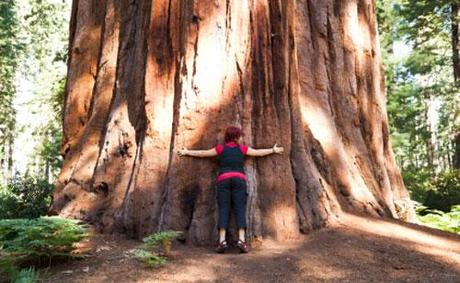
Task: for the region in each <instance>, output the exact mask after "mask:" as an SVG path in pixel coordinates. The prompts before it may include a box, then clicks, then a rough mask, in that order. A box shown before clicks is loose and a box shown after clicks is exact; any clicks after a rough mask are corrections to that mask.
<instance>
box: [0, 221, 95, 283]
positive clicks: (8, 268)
mask: <svg viewBox="0 0 460 283" xmlns="http://www.w3.org/2000/svg"><path fill="white" fill-rule="evenodd" d="M88 235H89V234H88V232H87V229H86V227H85V226H84V225H81V224H80V223H79V222H78V221H76V220H69V219H64V218H59V217H41V218H36V219H4V220H0V270H1V271H2V272H3V273H5V274H8V275H9V276H10V278H11V280H12V281H14V282H33V281H30V280H32V279H31V278H34V276H32V274H35V271H33V270H31V269H29V270H21V271H19V270H18V269H17V266H19V265H23V264H24V263H27V264H34V263H39V262H42V261H44V260H48V261H49V260H50V259H52V258H53V257H63V258H71V257H74V256H76V254H75V253H74V251H75V246H74V244H75V243H77V242H79V241H80V240H82V239H83V238H85V237H87V236H88ZM21 278H22V279H21ZM18 280H19V281H18ZM27 280H29V281H27Z"/></svg>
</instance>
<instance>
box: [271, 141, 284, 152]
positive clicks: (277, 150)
mask: <svg viewBox="0 0 460 283" xmlns="http://www.w3.org/2000/svg"><path fill="white" fill-rule="evenodd" d="M283 152H284V148H282V147H281V146H278V145H277V144H276V143H275V145H274V146H273V153H278V154H281V153H283Z"/></svg>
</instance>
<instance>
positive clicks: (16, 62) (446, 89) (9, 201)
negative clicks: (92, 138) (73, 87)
mask: <svg viewBox="0 0 460 283" xmlns="http://www.w3.org/2000/svg"><path fill="white" fill-rule="evenodd" d="M376 2H377V15H378V21H379V31H380V44H381V49H382V54H383V59H384V68H385V76H386V78H385V80H386V88H387V107H388V114H389V121H390V126H391V137H392V144H393V149H394V151H395V154H396V158H397V162H398V165H399V166H400V168H401V170H402V174H403V178H404V182H405V185H406V187H407V188H408V190H409V191H410V194H411V198H412V199H413V200H414V201H416V202H417V203H418V209H417V211H418V212H419V217H420V220H422V221H424V222H426V223H429V224H430V225H433V226H435V227H437V228H441V229H444V230H448V231H452V232H457V233H458V232H459V231H460V219H458V217H455V216H454V215H456V214H455V211H458V210H460V206H458V205H460V173H459V172H460V171H459V167H460V118H459V112H460V110H459V108H460V95H459V85H460V83H459V80H460V75H459V74H460V71H459V66H460V64H459V61H460V59H459V48H460V46H459V33H458V30H459V21H460V16H459V6H460V3H459V1H457V0H451V1H428V0H424V1H415V0H382V1H376ZM70 6H71V1H62V0H48V1H32V0H5V1H2V2H1V3H0V97H1V99H0V203H1V205H0V218H33V217H38V216H40V215H44V214H46V212H47V208H48V206H49V203H50V194H51V192H52V190H53V188H54V185H53V184H54V181H55V178H56V176H57V174H58V173H59V170H60V167H61V162H62V158H61V155H60V144H61V140H62V131H61V123H62V105H63V97H64V85H65V79H66V78H65V74H66V61H67V43H68V30H69V28H68V25H69V18H70ZM456 205H457V206H456ZM451 210H452V211H454V212H451V213H449V211H451ZM457 214H458V213H457Z"/></svg>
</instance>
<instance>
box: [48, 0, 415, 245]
mask: <svg viewBox="0 0 460 283" xmlns="http://www.w3.org/2000/svg"><path fill="white" fill-rule="evenodd" d="M96 2H97V5H96ZM102 3H104V4H102ZM374 6H375V4H374V2H373V1H371V0H359V1H338V0H335V1H333V0H327V1H311V0H310V1H309V0H298V1H293V0H284V1H268V0H265V1H262V0H261V1H257V0H238V1H236V0H226V1H223V0H219V1H179V0H177V1H166V0H158V1H151V0H136V1H124V0H123V1H114V0H107V1H83V0H79V1H74V8H73V9H74V13H73V14H74V15H75V16H74V17H73V19H72V23H71V29H72V31H73V32H72V33H71V34H72V36H71V38H70V46H71V50H70V62H69V76H68V83H67V99H66V105H65V113H66V114H65V115H66V116H65V117H64V129H65V131H64V136H65V143H64V145H63V152H65V160H64V166H63V169H62V172H61V175H60V177H59V180H58V183H57V188H56V191H55V193H54V201H53V205H52V207H51V212H53V213H59V214H61V215H63V216H68V217H76V218H81V219H85V220H87V221H89V222H92V223H94V224H96V225H97V226H98V227H100V228H101V229H102V230H103V231H114V230H116V231H121V232H124V233H127V234H129V235H130V236H133V237H141V236H143V235H145V234H147V233H150V232H154V231H158V230H165V229H175V230H183V231H186V237H187V239H188V240H189V241H191V242H193V243H197V244H207V243H212V240H213V239H214V237H215V235H216V219H217V211H216V202H215V190H214V185H215V177H216V174H217V166H216V163H215V162H214V161H213V160H211V159H208V160H206V159H194V158H188V157H187V158H181V157H179V156H178V155H177V154H176V152H177V150H178V149H180V148H183V147H187V148H191V149H197V148H200V149H201V148H211V147H213V146H215V145H216V143H218V142H222V131H223V129H224V128H225V127H226V126H227V125H237V126H241V127H242V128H243V130H244V132H245V137H244V139H245V140H244V141H245V143H247V144H249V145H251V146H252V147H254V148H261V147H271V146H272V145H273V144H274V143H275V142H277V143H278V144H281V145H282V146H283V147H284V148H285V154H283V155H281V156H269V157H264V158H258V159H254V158H249V159H248V160H247V162H246V174H247V176H248V187H249V201H248V212H247V217H248V223H249V227H248V232H249V236H250V238H251V239H254V238H261V237H272V238H275V239H290V238H296V237H297V236H298V235H299V233H301V232H303V233H306V232H308V231H310V230H312V229H318V228H321V227H324V226H326V225H328V223H330V222H331V221H334V219H337V217H340V215H341V214H342V213H344V212H353V213H367V214H373V215H380V216H386V217H396V218H397V217H398V214H397V213H396V208H395V204H396V205H397V208H399V210H400V209H401V207H404V206H405V204H406V206H407V204H408V199H409V196H408V193H407V191H406V189H405V187H404V184H403V183H402V179H401V175H400V172H399V169H398V168H397V166H396V163H395V160H394V156H393V152H392V149H391V145H390V141H389V133H388V121H387V114H386V108H385V90H384V83H383V75H382V70H381V62H380V51H379V45H378V35H377V28H376V17H375V11H374V8H375V7H374ZM90 15H91V16H90ZM82 43H85V44H84V45H82V46H84V52H82V51H81V50H82V48H83V47H79V49H78V50H80V51H78V52H80V53H78V54H79V55H75V54H76V52H77V49H76V48H77V47H78V46H79V44H82ZM79 56H80V57H79ZM94 66H97V70H96V72H93V71H92V70H93V68H94ZM86 106H87V107H86ZM407 212H408V215H407V218H408V219H409V220H411V219H412V220H413V217H414V214H413V210H412V209H411V208H410V207H409V209H408V210H407Z"/></svg>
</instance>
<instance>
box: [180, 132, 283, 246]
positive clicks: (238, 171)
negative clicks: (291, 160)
mask: <svg viewBox="0 0 460 283" xmlns="http://www.w3.org/2000/svg"><path fill="white" fill-rule="evenodd" d="M242 135H243V133H242V131H241V129H240V128H237V127H228V128H227V129H226V130H225V143H224V144H219V145H217V146H216V147H214V148H211V149H209V150H188V149H182V150H179V152H178V153H179V155H180V156H187V155H188V156H193V157H214V156H219V175H218V177H217V203H218V207H219V224H218V227H219V244H218V246H217V252H218V253H223V252H224V251H225V250H226V248H227V247H228V245H227V242H226V240H225V232H226V230H227V227H228V220H229V214H230V207H231V204H233V208H234V209H235V215H236V224H237V227H238V238H239V239H238V242H237V246H238V248H239V249H240V251H241V252H242V253H247V252H248V251H249V245H248V244H247V243H246V240H245V229H246V198H247V189H246V176H245V174H244V168H243V163H244V156H245V155H248V156H265V155H269V154H273V153H278V154H281V153H283V151H284V149H283V148H282V147H278V146H277V145H276V144H275V145H274V146H273V148H269V149H254V148H251V147H247V146H245V145H243V144H240V140H241V137H242Z"/></svg>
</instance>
